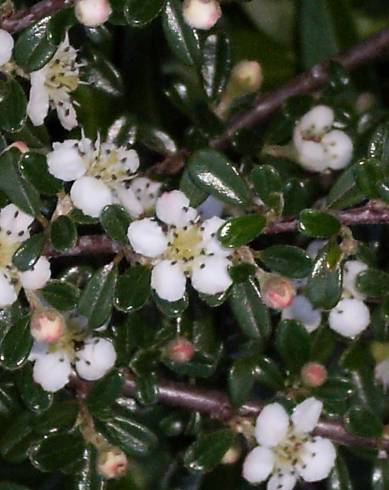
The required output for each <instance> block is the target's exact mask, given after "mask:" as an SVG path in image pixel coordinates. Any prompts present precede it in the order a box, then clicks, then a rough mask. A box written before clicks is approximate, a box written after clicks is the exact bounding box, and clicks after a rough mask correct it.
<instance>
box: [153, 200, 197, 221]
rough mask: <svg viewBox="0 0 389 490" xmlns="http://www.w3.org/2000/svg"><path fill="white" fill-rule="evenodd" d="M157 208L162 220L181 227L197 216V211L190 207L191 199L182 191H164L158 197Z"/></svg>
mask: <svg viewBox="0 0 389 490" xmlns="http://www.w3.org/2000/svg"><path fill="white" fill-rule="evenodd" d="M155 210H156V214H157V216H158V218H159V219H160V220H161V221H163V222H164V223H166V224H168V225H174V226H177V227H179V228H182V227H183V226H185V225H187V224H189V223H190V221H193V220H195V219H196V217H197V211H196V210H195V209H194V208H191V207H190V203H189V199H188V198H187V197H186V195H185V194H184V193H183V192H181V191H171V192H164V193H163V194H162V196H161V197H159V198H158V199H157V202H156V205H155Z"/></svg>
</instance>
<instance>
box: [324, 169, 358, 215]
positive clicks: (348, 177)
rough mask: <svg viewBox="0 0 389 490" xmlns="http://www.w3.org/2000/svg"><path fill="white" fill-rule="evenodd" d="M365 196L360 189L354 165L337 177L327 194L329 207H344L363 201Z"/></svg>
mask: <svg viewBox="0 0 389 490" xmlns="http://www.w3.org/2000/svg"><path fill="white" fill-rule="evenodd" d="M364 199H365V196H364V194H363V192H362V191H360V190H359V188H358V186H357V184H356V181H355V175H354V165H350V166H349V167H347V168H346V169H345V170H344V171H343V172H342V173H341V174H340V175H339V177H338V178H337V179H336V181H335V183H334V185H333V186H332V187H331V189H330V192H329V193H328V196H327V203H328V207H329V208H332V209H342V208H348V207H351V206H354V205H355V204H358V203H360V202H362V201H363V200H364Z"/></svg>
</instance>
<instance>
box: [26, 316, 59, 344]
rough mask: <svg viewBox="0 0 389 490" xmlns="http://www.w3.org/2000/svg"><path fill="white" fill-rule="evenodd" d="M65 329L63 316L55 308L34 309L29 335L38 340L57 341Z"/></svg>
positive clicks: (49, 342)
mask: <svg viewBox="0 0 389 490" xmlns="http://www.w3.org/2000/svg"><path fill="white" fill-rule="evenodd" d="M64 330H65V321H64V319H63V317H62V316H61V315H60V314H59V313H58V312H57V311H55V310H50V309H45V310H36V311H35V312H34V313H33V315H32V318H31V335H32V336H33V337H34V339H35V340H37V341H38V342H46V343H48V344H52V343H55V342H57V341H58V340H59V339H60V338H61V336H62V334H63V332H64Z"/></svg>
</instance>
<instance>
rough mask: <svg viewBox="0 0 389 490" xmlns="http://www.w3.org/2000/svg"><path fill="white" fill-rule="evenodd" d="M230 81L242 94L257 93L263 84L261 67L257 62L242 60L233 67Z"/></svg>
mask: <svg viewBox="0 0 389 490" xmlns="http://www.w3.org/2000/svg"><path fill="white" fill-rule="evenodd" d="M231 81H232V82H233V83H234V85H236V86H237V87H236V89H237V90H239V91H240V92H242V93H243V94H249V93H252V92H257V91H258V90H259V88H260V87H261V85H262V82H263V74H262V67H261V65H260V64H259V63H258V62H257V61H248V60H243V61H241V62H239V63H238V64H237V65H235V66H234V68H233V70H232V73H231Z"/></svg>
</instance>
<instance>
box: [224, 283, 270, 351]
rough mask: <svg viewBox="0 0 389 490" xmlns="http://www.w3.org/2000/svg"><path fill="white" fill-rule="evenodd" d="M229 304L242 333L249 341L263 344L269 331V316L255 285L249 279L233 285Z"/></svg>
mask: <svg viewBox="0 0 389 490" xmlns="http://www.w3.org/2000/svg"><path fill="white" fill-rule="evenodd" d="M229 302H230V306H231V309H232V312H233V314H234V316H235V318H236V320H237V322H238V323H239V326H240V328H241V329H242V331H243V333H244V334H245V335H246V336H247V337H249V338H251V339H257V340H261V342H262V343H265V342H266V339H267V338H268V337H269V335H270V331H271V323H270V315H269V310H268V308H267V307H266V306H265V305H264V304H263V302H262V300H261V293H260V291H259V288H258V286H257V285H256V283H255V282H254V281H253V280H251V279H250V280H248V281H246V282H243V283H240V284H234V285H233V286H232V289H231V294H230V300H229Z"/></svg>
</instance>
